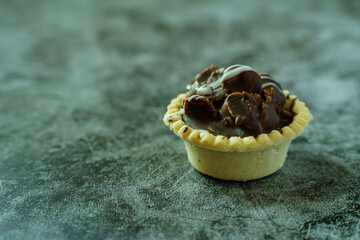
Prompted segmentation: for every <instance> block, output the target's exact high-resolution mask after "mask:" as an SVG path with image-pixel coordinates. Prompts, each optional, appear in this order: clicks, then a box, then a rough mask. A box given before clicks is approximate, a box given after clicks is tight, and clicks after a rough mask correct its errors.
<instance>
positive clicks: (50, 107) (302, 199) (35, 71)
mask: <svg viewBox="0 0 360 240" xmlns="http://www.w3.org/2000/svg"><path fill="white" fill-rule="evenodd" d="M359 53H360V2H359V1H357V0H346V1H340V0H339V1H334V0H330V1H315V0H314V1H308V0H306V1H296V2H295V1H286V0H274V1H265V0H263V1H260V0H255V1H223V2H220V1H215V0H210V1H202V0H200V1H190V0H186V1H160V0H158V1H156V0H155V1H145V0H144V1H140V0H135V1H115V0H109V1H85V0H83V1H81V0H80V1H72V0H66V1H47V0H43V1H25V0H23V1H22V0H17V1H7V0H1V1H0V239H119V238H120V239H359V237H360V231H359V228H360V227H359V225H360V203H359V197H360V191H359V188H360V171H359V170H360V147H359V143H360V106H359V100H360V90H359V89H360V68H359V66H360V55H359ZM211 63H214V64H217V65H219V66H227V65H230V64H234V63H242V64H246V65H250V66H253V67H255V68H256V69H257V70H259V71H260V72H264V73H269V74H271V75H273V76H274V78H276V79H277V80H278V81H279V82H281V83H282V85H283V87H284V88H285V89H289V90H291V91H292V93H294V94H295V95H297V96H298V97H299V98H300V99H302V100H303V101H305V102H306V103H307V105H308V106H309V108H310V109H311V111H312V113H313V115H314V121H312V122H311V124H310V126H309V128H308V129H307V130H306V132H305V133H304V134H303V135H302V136H301V137H300V138H298V139H296V140H295V141H294V142H293V143H292V145H291V147H290V151H289V154H288V158H287V161H286V163H285V165H284V167H283V168H282V169H281V170H280V171H278V172H277V173H275V174H274V175H272V176H270V177H267V178H264V179H261V180H257V181H250V182H246V183H243V182H226V181H220V180H216V179H213V178H210V177H207V176H204V175H202V174H200V173H198V172H197V171H195V170H193V169H192V167H191V166H190V164H189V163H188V162H187V159H186V153H185V148H184V146H183V143H182V141H181V140H180V139H178V138H177V137H176V136H175V135H174V134H172V133H171V132H170V131H169V129H167V128H166V127H165V125H164V124H163V123H162V117H163V114H164V112H165V110H166V106H167V104H168V103H169V101H170V100H171V99H172V98H173V97H175V96H176V95H177V94H179V93H181V92H183V91H184V90H185V85H186V84H187V83H188V82H189V81H190V80H191V79H192V78H193V77H194V76H195V74H196V73H197V72H199V71H201V70H202V69H204V68H205V67H207V66H208V65H210V64H211Z"/></svg>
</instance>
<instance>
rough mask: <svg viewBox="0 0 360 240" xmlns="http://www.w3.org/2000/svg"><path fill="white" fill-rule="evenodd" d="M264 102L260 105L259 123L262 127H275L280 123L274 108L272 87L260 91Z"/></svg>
mask: <svg viewBox="0 0 360 240" xmlns="http://www.w3.org/2000/svg"><path fill="white" fill-rule="evenodd" d="M262 94H263V98H265V99H264V102H263V103H262V106H261V125H262V128H263V129H266V130H270V129H276V128H277V127H278V125H279V123H280V118H279V116H278V114H277V112H276V108H275V104H276V103H275V97H276V95H275V91H274V89H273V88H271V89H264V90H263V91H262Z"/></svg>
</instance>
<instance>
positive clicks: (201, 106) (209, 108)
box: [184, 95, 217, 120]
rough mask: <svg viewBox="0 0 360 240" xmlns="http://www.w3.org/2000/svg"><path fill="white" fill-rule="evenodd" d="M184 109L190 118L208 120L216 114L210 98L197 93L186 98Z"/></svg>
mask: <svg viewBox="0 0 360 240" xmlns="http://www.w3.org/2000/svg"><path fill="white" fill-rule="evenodd" d="M184 110H185V114H186V115H188V116H189V117H191V118H197V119H204V120H210V119H213V118H216V116H217V111H216V109H215V107H214V105H213V104H212V103H211V102H210V100H209V99H207V98H205V97H202V96H198V95H193V96H191V97H189V98H188V99H186V101H185V105H184Z"/></svg>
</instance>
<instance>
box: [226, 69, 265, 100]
mask: <svg viewBox="0 0 360 240" xmlns="http://www.w3.org/2000/svg"><path fill="white" fill-rule="evenodd" d="M261 84H262V81H261V78H260V76H259V75H258V74H257V73H256V72H254V71H245V72H241V73H239V74H238V75H235V76H233V77H231V78H229V79H226V80H223V82H222V88H223V90H224V92H225V93H227V94H231V93H234V92H243V91H245V92H249V93H260V90H261Z"/></svg>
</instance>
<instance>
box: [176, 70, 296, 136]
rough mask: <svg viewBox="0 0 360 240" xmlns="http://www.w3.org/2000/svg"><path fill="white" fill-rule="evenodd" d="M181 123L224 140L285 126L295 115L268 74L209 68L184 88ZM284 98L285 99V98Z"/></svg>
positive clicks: (266, 131) (277, 85)
mask: <svg viewBox="0 0 360 240" xmlns="http://www.w3.org/2000/svg"><path fill="white" fill-rule="evenodd" d="M186 90H187V99H186V100H185V101H184V103H183V109H184V114H183V116H182V117H183V120H184V122H185V123H186V124H187V125H189V126H191V127H192V128H194V129H199V130H207V131H209V132H210V133H212V134H214V135H216V136H217V135H223V136H226V137H232V136H239V137H246V136H254V137H256V136H258V135H259V134H262V133H270V132H271V131H272V130H279V131H281V128H283V127H285V126H288V125H289V124H290V123H291V122H292V120H293V117H294V115H295V113H294V112H293V111H292V107H293V104H291V107H290V109H285V107H284V105H285V102H286V97H285V95H284V93H283V90H282V88H281V86H280V84H279V83H278V82H277V81H275V80H274V79H273V78H272V77H271V76H270V75H267V74H258V73H257V72H255V70H254V69H252V68H250V67H248V66H243V65H233V66H230V67H228V68H226V69H225V68H219V67H217V66H215V65H211V66H210V67H209V68H207V69H205V70H204V71H203V72H201V73H200V74H198V75H196V77H195V79H194V80H193V81H191V82H190V84H188V85H187V87H186ZM287 97H288V96H287Z"/></svg>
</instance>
